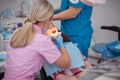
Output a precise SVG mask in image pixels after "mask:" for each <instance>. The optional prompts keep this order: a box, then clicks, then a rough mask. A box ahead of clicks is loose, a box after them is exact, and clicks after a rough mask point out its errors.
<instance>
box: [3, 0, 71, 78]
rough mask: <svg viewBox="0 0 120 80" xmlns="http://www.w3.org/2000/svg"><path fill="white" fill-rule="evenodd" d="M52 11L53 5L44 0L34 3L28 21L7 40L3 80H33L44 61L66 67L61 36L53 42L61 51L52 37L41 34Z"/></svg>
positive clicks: (48, 22) (67, 64)
mask: <svg viewBox="0 0 120 80" xmlns="http://www.w3.org/2000/svg"><path fill="white" fill-rule="evenodd" d="M53 12H54V9H53V6H52V5H51V4H50V3H49V2H48V1H47V0H37V1H36V2H35V3H34V4H33V6H32V7H31V10H30V13H29V17H28V19H27V20H26V21H25V23H24V24H23V26H22V27H21V28H19V29H18V30H17V31H15V33H14V34H13V36H12V37H11V39H10V40H9V43H8V47H7V60H6V63H5V65H4V69H5V76H4V79H3V80H34V79H35V75H36V73H37V72H39V71H40V70H41V67H42V66H43V64H44V62H45V61H47V62H48V63H50V64H55V65H57V66H59V67H61V68H69V66H70V59H69V56H68V54H67V51H66V49H65V48H64V46H63V40H62V37H61V35H59V38H56V39H55V41H56V42H57V43H58V44H59V47H60V51H59V50H58V49H57V48H56V47H55V45H54V44H53V43H52V41H51V37H49V36H46V35H44V32H45V31H46V30H47V29H48V28H49V26H50V22H51V18H52V16H53Z"/></svg>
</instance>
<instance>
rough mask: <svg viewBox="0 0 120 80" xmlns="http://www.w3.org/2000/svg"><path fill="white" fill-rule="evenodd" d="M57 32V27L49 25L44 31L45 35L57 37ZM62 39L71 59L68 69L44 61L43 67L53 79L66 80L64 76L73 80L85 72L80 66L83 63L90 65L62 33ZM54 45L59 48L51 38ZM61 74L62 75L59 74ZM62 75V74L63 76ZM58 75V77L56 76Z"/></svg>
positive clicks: (82, 65)
mask: <svg viewBox="0 0 120 80" xmlns="http://www.w3.org/2000/svg"><path fill="white" fill-rule="evenodd" d="M59 33H60V32H58V30H57V28H56V27H54V26H53V25H51V26H50V27H49V29H48V30H47V31H46V32H45V34H46V35H49V36H52V37H53V38H57V37H58V36H59V35H60V34H59ZM61 34H62V37H63V41H64V46H65V49H66V50H67V52H68V54H69V56H70V60H71V66H70V68H69V69H62V68H60V67H58V66H56V65H54V64H49V63H47V62H46V64H45V65H44V69H45V71H46V73H47V75H48V76H52V78H53V79H54V80H67V79H68V78H66V76H68V77H69V79H68V80H73V79H74V80H75V79H78V78H80V77H82V76H84V75H85V73H86V72H82V70H81V69H82V67H84V66H85V65H86V66H87V67H92V66H91V64H90V63H89V62H88V61H87V59H86V58H85V57H84V56H83V55H82V54H81V52H80V51H79V49H78V48H77V46H76V45H75V44H73V43H72V42H70V40H69V39H68V38H67V37H66V36H65V35H64V34H63V33H61ZM52 41H53V42H54V44H55V45H56V47H57V48H58V49H59V47H58V46H57V44H58V43H57V42H55V41H54V40H52ZM60 74H62V76H61V75H60ZM63 75H64V76H63ZM58 76H59V77H58Z"/></svg>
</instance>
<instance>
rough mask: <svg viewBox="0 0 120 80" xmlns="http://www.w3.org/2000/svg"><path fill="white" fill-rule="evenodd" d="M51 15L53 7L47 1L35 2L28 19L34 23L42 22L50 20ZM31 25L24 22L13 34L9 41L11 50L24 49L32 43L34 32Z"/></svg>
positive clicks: (39, 0)
mask: <svg viewBox="0 0 120 80" xmlns="http://www.w3.org/2000/svg"><path fill="white" fill-rule="evenodd" d="M53 13H54V9H53V6H52V5H51V4H50V3H49V2H48V1H47V0H37V1H36V2H35V3H34V4H33V6H32V7H31V9H30V12H29V17H28V18H29V19H32V20H34V21H35V22H42V21H45V20H47V19H50V18H51V17H52V15H53ZM33 24H34V23H33V22H31V21H26V23H24V24H23V26H22V27H21V28H20V29H18V30H17V31H16V32H15V33H14V34H13V36H12V38H11V41H10V45H11V47H12V48H18V47H25V46H26V45H28V44H29V43H30V42H31V41H32V39H33V37H34V35H35V32H36V31H35V29H34V28H33V27H32V26H33Z"/></svg>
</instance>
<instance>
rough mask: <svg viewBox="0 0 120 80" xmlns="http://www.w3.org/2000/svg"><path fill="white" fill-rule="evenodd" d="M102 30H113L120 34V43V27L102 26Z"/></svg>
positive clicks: (119, 38)
mask: <svg viewBox="0 0 120 80" xmlns="http://www.w3.org/2000/svg"><path fill="white" fill-rule="evenodd" d="M101 29H106V30H111V31H115V32H117V33H118V40H119V41H120V27H118V26H101Z"/></svg>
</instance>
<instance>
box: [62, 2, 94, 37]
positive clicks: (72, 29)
mask: <svg viewBox="0 0 120 80" xmlns="http://www.w3.org/2000/svg"><path fill="white" fill-rule="evenodd" d="M69 7H75V8H82V10H81V11H80V13H79V14H78V15H77V17H76V18H73V19H68V20H62V21H61V28H60V29H61V31H62V32H63V33H64V34H65V35H67V36H68V37H72V36H83V35H85V34H92V33H93V29H92V26H91V20H90V18H91V14H92V7H91V6H87V5H85V4H83V3H82V2H80V0H62V2H61V9H60V11H61V12H62V11H64V10H66V9H68V8H69ZM66 15H67V14H66Z"/></svg>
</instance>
